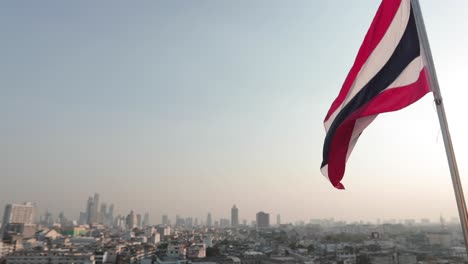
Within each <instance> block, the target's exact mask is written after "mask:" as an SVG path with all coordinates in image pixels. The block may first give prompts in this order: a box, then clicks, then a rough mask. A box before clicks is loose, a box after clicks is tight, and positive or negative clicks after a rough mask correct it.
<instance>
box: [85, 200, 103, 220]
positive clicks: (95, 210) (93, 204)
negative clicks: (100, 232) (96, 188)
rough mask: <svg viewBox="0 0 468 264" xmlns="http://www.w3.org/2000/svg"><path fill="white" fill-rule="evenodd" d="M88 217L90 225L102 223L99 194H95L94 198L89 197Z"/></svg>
mask: <svg viewBox="0 0 468 264" xmlns="http://www.w3.org/2000/svg"><path fill="white" fill-rule="evenodd" d="M86 215H87V218H88V221H87V222H88V224H95V223H99V222H102V221H100V220H101V219H100V217H99V194H98V193H95V194H94V197H89V198H88V202H87V203H86Z"/></svg>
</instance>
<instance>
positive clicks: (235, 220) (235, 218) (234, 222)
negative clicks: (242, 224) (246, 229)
mask: <svg viewBox="0 0 468 264" xmlns="http://www.w3.org/2000/svg"><path fill="white" fill-rule="evenodd" d="M238 225H239V209H237V207H236V205H234V206H233V207H232V208H231V226H232V227H237V226H238Z"/></svg>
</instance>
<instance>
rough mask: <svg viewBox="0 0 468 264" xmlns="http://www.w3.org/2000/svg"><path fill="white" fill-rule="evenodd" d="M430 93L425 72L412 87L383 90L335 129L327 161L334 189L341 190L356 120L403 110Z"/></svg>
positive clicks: (410, 85)
mask: <svg viewBox="0 0 468 264" xmlns="http://www.w3.org/2000/svg"><path fill="white" fill-rule="evenodd" d="M428 92H430V90H429V85H428V83H427V73H426V69H423V70H422V71H421V72H420V74H419V77H418V80H417V81H416V82H414V83H412V84H409V85H406V86H401V87H396V88H391V89H388V90H385V91H383V92H382V93H380V94H379V95H377V96H376V97H375V98H374V99H372V100H371V101H369V103H367V104H365V105H364V106H363V107H361V108H360V109H359V110H357V111H355V112H354V113H353V114H352V115H350V116H349V117H348V118H347V119H346V121H344V122H343V123H342V124H341V126H340V127H339V128H338V129H337V131H336V133H335V136H334V138H333V141H332V143H331V147H330V156H329V159H328V178H329V179H330V182H331V183H332V185H333V186H334V187H335V188H337V189H344V187H343V185H342V184H341V180H342V179H343V175H344V172H345V169H346V156H347V153H348V148H349V142H350V140H351V136H352V134H353V130H354V125H355V123H356V120H357V119H359V118H362V117H366V116H372V115H376V114H380V113H385V112H393V111H397V110H400V109H403V108H405V107H407V106H409V105H410V104H412V103H414V102H416V101H417V100H419V99H420V98H421V97H423V96H424V95H425V94H427V93H428Z"/></svg>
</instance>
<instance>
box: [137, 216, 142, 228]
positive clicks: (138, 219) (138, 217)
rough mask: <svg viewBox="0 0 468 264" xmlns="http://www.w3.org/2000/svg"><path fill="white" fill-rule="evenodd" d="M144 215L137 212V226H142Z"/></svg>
mask: <svg viewBox="0 0 468 264" xmlns="http://www.w3.org/2000/svg"><path fill="white" fill-rule="evenodd" d="M141 222H142V217H141V214H137V226H138V227H141Z"/></svg>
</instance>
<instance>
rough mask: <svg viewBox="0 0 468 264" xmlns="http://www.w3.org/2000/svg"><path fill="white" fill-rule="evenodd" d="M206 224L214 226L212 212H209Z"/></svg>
mask: <svg viewBox="0 0 468 264" xmlns="http://www.w3.org/2000/svg"><path fill="white" fill-rule="evenodd" d="M206 226H208V227H212V226H213V219H211V213H208V215H207V216H206Z"/></svg>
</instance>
